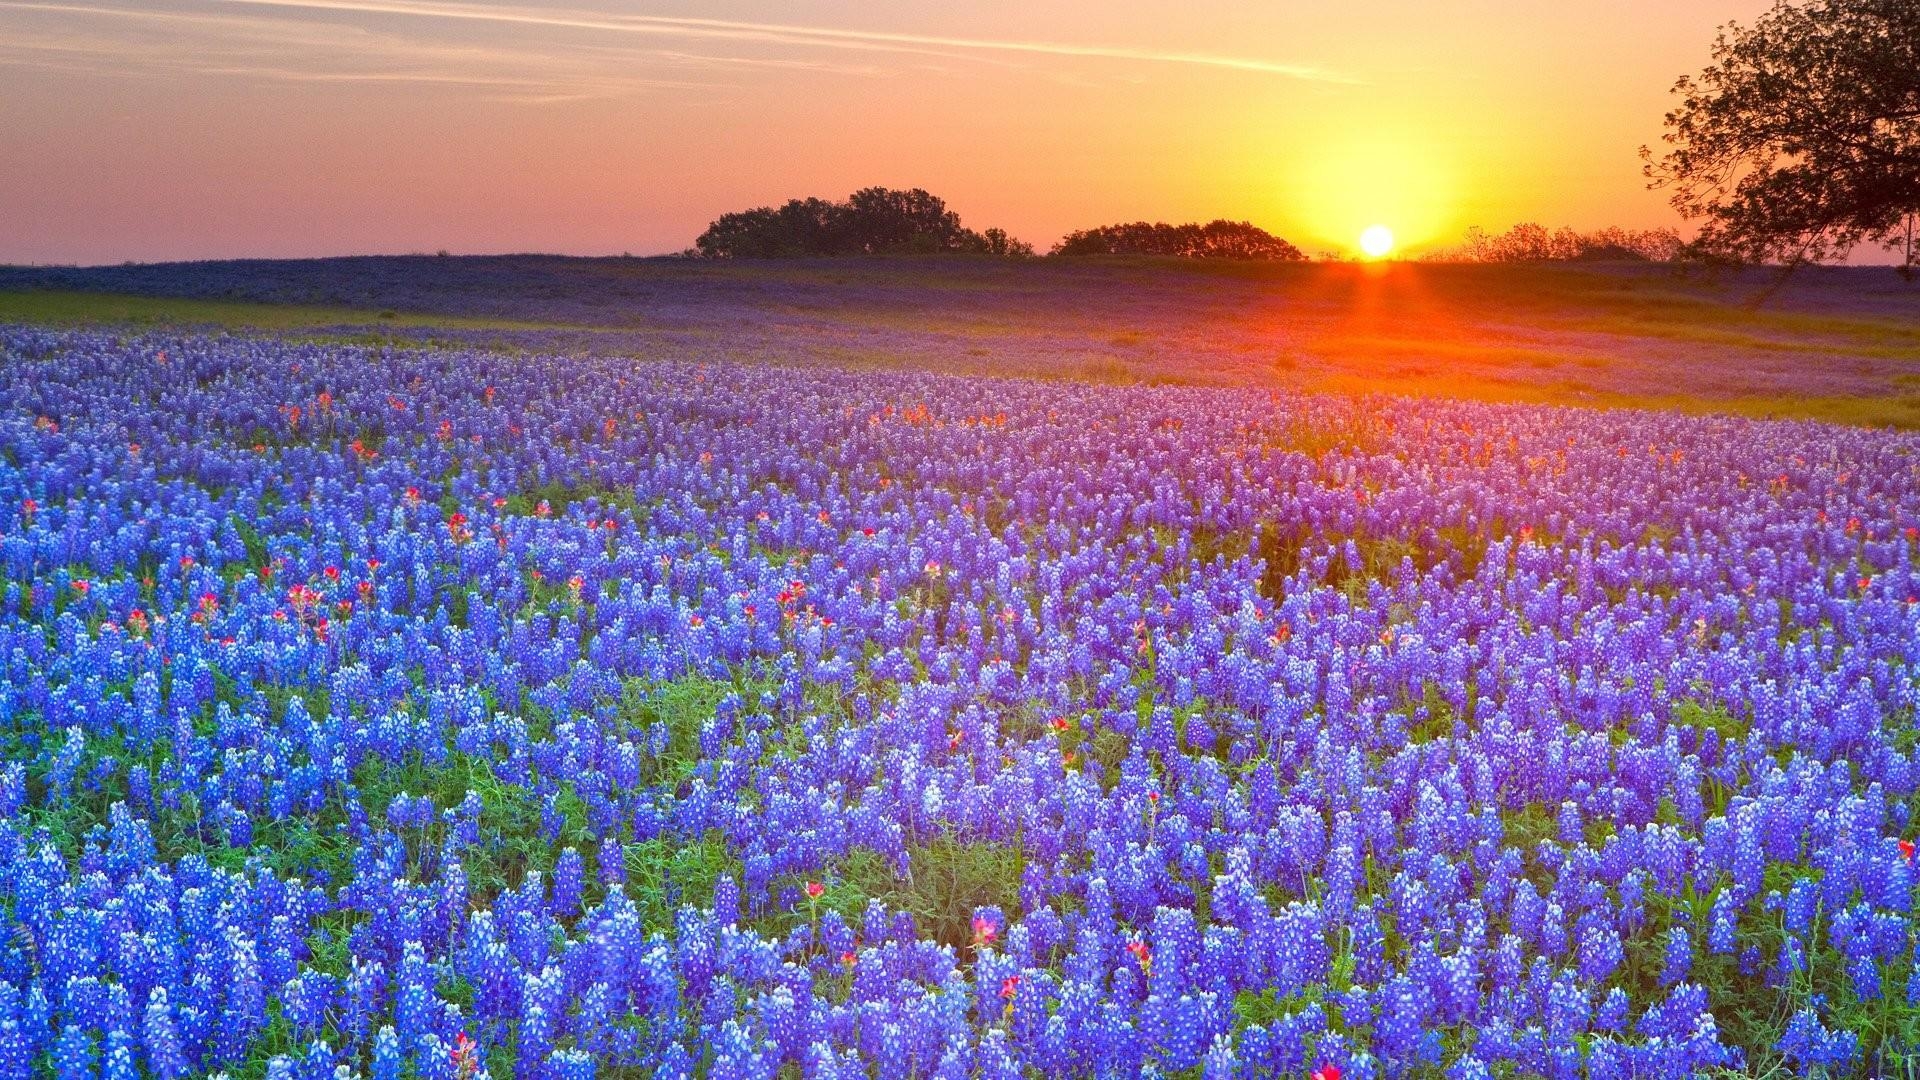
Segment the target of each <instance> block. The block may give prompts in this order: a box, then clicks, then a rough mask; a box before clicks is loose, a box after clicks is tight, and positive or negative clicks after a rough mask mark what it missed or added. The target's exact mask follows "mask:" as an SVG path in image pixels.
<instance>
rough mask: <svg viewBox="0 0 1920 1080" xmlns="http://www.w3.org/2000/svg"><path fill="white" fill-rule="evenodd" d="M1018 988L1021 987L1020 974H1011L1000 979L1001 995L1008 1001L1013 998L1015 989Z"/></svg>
mask: <svg viewBox="0 0 1920 1080" xmlns="http://www.w3.org/2000/svg"><path fill="white" fill-rule="evenodd" d="M1018 989H1020V976H1018V975H1009V976H1007V977H1006V978H1004V979H1001V980H1000V996H1001V997H1003V998H1006V999H1007V1000H1008V1001H1012V1000H1013V994H1014V991H1016V990H1018Z"/></svg>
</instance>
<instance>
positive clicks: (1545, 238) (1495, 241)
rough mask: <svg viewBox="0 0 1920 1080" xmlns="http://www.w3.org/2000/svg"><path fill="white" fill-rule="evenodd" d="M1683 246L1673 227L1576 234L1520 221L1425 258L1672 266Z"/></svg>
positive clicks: (1471, 233)
mask: <svg viewBox="0 0 1920 1080" xmlns="http://www.w3.org/2000/svg"><path fill="white" fill-rule="evenodd" d="M1684 247H1685V244H1684V243H1683V242H1682V241H1681V239H1680V234H1679V233H1676V232H1674V231H1673V230H1672V229H1621V228H1613V227H1609V228H1605V229H1598V230H1596V231H1594V232H1586V233H1583V232H1576V231H1575V230H1573V229H1569V228H1564V227H1562V228H1558V229H1553V230H1548V229H1547V227H1546V226H1544V225H1536V224H1534V223H1533V222H1530V221H1529V222H1522V223H1521V224H1518V225H1515V226H1514V227H1513V228H1511V229H1508V230H1507V231H1506V232H1503V233H1489V232H1487V231H1486V230H1485V229H1482V228H1479V227H1478V226H1476V227H1474V228H1471V229H1468V230H1467V237H1466V239H1465V240H1464V241H1463V242H1461V244H1460V246H1459V247H1454V248H1446V249H1443V250H1440V251H1436V252H1434V253H1433V254H1431V255H1429V256H1427V258H1428V259H1429V260H1431V261H1435V262H1486V263H1511V262H1672V261H1673V260H1674V259H1675V258H1677V257H1678V256H1679V255H1680V253H1681V250H1682V249H1683V248H1684Z"/></svg>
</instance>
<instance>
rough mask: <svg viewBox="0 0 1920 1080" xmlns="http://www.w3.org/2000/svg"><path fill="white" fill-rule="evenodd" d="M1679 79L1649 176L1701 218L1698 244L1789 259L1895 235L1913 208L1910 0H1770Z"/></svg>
mask: <svg viewBox="0 0 1920 1080" xmlns="http://www.w3.org/2000/svg"><path fill="white" fill-rule="evenodd" d="M1713 61H1714V63H1713V66H1712V67H1709V68H1707V69H1706V70H1705V71H1703V72H1701V73H1700V75H1699V76H1698V77H1697V78H1682V79H1680V81H1679V82H1678V83H1676V84H1675V85H1674V88H1673V92H1674V93H1675V94H1676V95H1677V96H1678V97H1679V98H1680V104H1679V106H1678V107H1677V108H1675V109H1674V110H1673V111H1672V112H1669V113H1668V114H1667V117H1666V124H1667V128H1668V131H1667V133H1666V135H1665V141H1666V142H1667V144H1668V145H1669V146H1670V147H1671V149H1670V150H1669V151H1668V152H1667V153H1666V154H1665V156H1663V157H1661V158H1660V159H1659V160H1658V161H1655V160H1654V158H1653V152H1652V151H1651V150H1649V149H1647V148H1645V147H1642V148H1641V151H1640V153H1641V156H1642V157H1643V158H1644V159H1646V162H1647V166H1646V174H1647V177H1648V180H1649V181H1650V186H1652V187H1655V188H1668V189H1670V190H1671V191H1672V192H1673V205H1674V207H1675V208H1677V209H1678V210H1679V211H1680V212H1681V213H1682V214H1683V215H1685V216H1687V217H1690V218H1693V217H1699V218H1704V219H1705V223H1704V225H1703V226H1702V228H1701V230H1700V235H1699V236H1698V237H1697V238H1696V239H1695V241H1694V248H1695V249H1696V250H1698V251H1700V252H1702V253H1704V254H1709V255H1716V256H1722V257H1730V258H1734V259H1738V260H1741V261H1747V262H1763V261H1778V262H1782V263H1785V264H1786V265H1787V266H1788V267H1792V266H1794V265H1796V264H1799V263H1801V262H1810V261H1819V260H1822V259H1828V258H1837V257H1840V256H1843V255H1845V254H1846V253H1847V252H1848V251H1850V250H1852V249H1853V248H1854V247H1855V246H1857V245H1859V244H1861V243H1878V244H1882V245H1884V246H1886V247H1889V248H1896V247H1902V246H1904V247H1905V256H1906V265H1907V266H1909V267H1911V266H1912V265H1913V263H1914V257H1915V252H1914V250H1913V246H1912V244H1911V243H1910V242H1906V236H1907V233H1906V229H1905V223H1906V220H1907V219H1908V218H1909V217H1910V216H1911V215H1913V214H1915V213H1920V2H1916V0H1810V2H1804V3H1796V2H1791V0H1779V2H1778V3H1776V4H1775V5H1774V7H1773V9H1772V10H1771V11H1769V12H1767V13H1766V14H1765V15H1762V16H1761V17H1760V18H1759V19H1758V20H1757V21H1756V22H1755V23H1754V24H1753V25H1752V26H1751V27H1742V26H1740V25H1739V24H1737V23H1729V24H1727V25H1726V26H1725V27H1723V28H1722V29H1721V31H1720V33H1719V36H1718V37H1717V38H1716V40H1715V42H1714V46H1713Z"/></svg>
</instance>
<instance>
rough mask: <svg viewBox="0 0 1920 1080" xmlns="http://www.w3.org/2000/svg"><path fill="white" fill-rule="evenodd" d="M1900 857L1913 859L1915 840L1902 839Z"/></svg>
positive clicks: (1909, 860) (1908, 859) (1910, 860)
mask: <svg viewBox="0 0 1920 1080" xmlns="http://www.w3.org/2000/svg"><path fill="white" fill-rule="evenodd" d="M1900 857H1901V858H1903V859H1905V860H1907V861H1908V862H1912V861H1913V841H1911V840H1902V841H1900Z"/></svg>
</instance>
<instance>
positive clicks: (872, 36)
mask: <svg viewBox="0 0 1920 1080" xmlns="http://www.w3.org/2000/svg"><path fill="white" fill-rule="evenodd" d="M220 2H222V3H226V4H232V5H238V6H248V7H277V8H300V9H306V10H313V11H347V12H361V13H366V14H383V15H407V16H415V17H420V18H435V19H460V20H470V21H477V22H497V23H513V24H519V25H532V26H548V27H554V28H561V29H576V30H602V31H609V32H615V33H632V34H653V35H664V36H677V37H689V38H716V39H723V40H732V41H760V42H771V43H776V44H783V45H799V46H810V47H814V48H844V49H865V50H881V51H889V52H923V51H928V50H934V51H955V50H958V51H962V52H988V53H1025V54H1032V55H1041V56H1058V57H1079V58H1090V59H1105V60H1119V61H1129V62H1134V63H1151V64H1186V65H1195V66H1200V67H1213V68H1227V69H1230V70H1235V71H1247V72H1257V73H1261V74H1266V75H1283V76H1287V77H1289V78H1295V79H1310V80H1315V81H1327V82H1351V81H1353V80H1352V79H1350V78H1349V77H1347V76H1344V75H1341V74H1339V73H1337V72H1332V71H1327V70H1325V69H1322V68H1317V67H1312V66H1308V65H1304V64H1290V63H1283V62H1280V61H1277V60H1265V59H1259V58H1253V57H1242V56H1222V55H1217V54H1213V53H1201V52H1183V51H1178V50H1161V49H1146V48H1135V47H1127V46H1116V45H1089V44H1075V43H1071V42H1057V41H1020V40H1012V39H1003V38H972V37H951V36H946V35H940V34H911V33H895V32H891V31H883V30H857V29H845V28H840V27H826V26H800V25H794V24H790V23H769V22H744V21H736V20H730V19H698V18H686V17H679V16H668V15H623V14H617V13H608V12H595V11H583V10H566V9H546V8H533V7H513V6H506V5H494V4H464V3H443V2H436V0H220Z"/></svg>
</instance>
